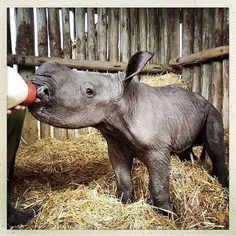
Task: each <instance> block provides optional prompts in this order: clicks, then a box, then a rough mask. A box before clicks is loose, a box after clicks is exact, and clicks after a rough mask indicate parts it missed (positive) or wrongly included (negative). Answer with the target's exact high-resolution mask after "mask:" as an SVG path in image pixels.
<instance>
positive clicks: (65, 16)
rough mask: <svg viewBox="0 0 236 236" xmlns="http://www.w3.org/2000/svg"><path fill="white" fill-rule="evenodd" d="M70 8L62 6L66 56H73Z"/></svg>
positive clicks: (64, 51)
mask: <svg viewBox="0 0 236 236" xmlns="http://www.w3.org/2000/svg"><path fill="white" fill-rule="evenodd" d="M69 12H70V11H69V8H62V28H63V55H64V57H65V58H69V59H70V58H71V57H72V48H71V39H70V21H69Z"/></svg>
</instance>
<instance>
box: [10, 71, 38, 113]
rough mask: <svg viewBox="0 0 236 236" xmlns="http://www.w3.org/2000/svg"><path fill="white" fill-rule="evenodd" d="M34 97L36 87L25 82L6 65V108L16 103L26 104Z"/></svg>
mask: <svg viewBox="0 0 236 236" xmlns="http://www.w3.org/2000/svg"><path fill="white" fill-rule="evenodd" d="M35 98H36V87H35V86H34V85H33V84H32V83H31V82H29V81H27V82H25V81H24V80H23V79H22V77H21V76H20V74H18V73H17V71H16V70H14V69H13V68H12V67H7V109H11V108H13V107H14V106H16V105H22V106H28V105H30V104H31V103H33V102H34V100H35Z"/></svg>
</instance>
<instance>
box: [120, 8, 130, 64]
mask: <svg viewBox="0 0 236 236" xmlns="http://www.w3.org/2000/svg"><path fill="white" fill-rule="evenodd" d="M120 13H121V14H120V61H123V62H128V60H129V57H130V9H129V8H121V9H120Z"/></svg>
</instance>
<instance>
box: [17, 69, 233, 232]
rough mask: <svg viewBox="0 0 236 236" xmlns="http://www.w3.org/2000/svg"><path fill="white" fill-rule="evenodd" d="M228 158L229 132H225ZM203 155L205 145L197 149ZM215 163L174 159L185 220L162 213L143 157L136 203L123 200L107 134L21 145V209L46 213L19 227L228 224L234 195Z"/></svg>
mask: <svg viewBox="0 0 236 236" xmlns="http://www.w3.org/2000/svg"><path fill="white" fill-rule="evenodd" d="M143 81H144V82H147V83H149V84H151V85H153V86H161V85H164V84H170V83H177V84H179V85H180V86H183V87H186V88H187V84H186V83H185V82H183V81H182V80H180V79H179V77H178V75H173V74H167V75H164V76H162V77H158V79H157V78H154V77H153V78H151V79H150V78H144V79H143ZM225 142H226V147H227V152H226V155H227V160H228V132H227V130H226V132H225ZM194 152H195V153H196V155H198V156H199V155H200V153H201V148H200V147H198V148H195V149H194ZM210 171H211V164H210V162H209V160H207V161H206V162H205V163H201V161H200V160H199V161H189V162H180V161H179V159H178V157H176V156H173V157H172V158H171V179H170V191H171V193H170V195H171V202H172V205H173V209H174V211H175V213H176V214H177V217H178V218H177V220H175V221H174V220H170V219H168V218H167V217H165V216H162V215H160V214H158V213H157V212H156V211H155V208H154V207H153V206H152V201H151V198H150V195H149V191H148V173H147V170H146V168H145V166H144V165H143V164H142V163H141V162H140V161H138V160H135V162H134V165H133V169H132V176H133V183H134V187H135V202H134V203H132V204H125V205H124V204H122V203H120V202H119V201H118V199H117V198H116V182H115V176H114V172H113V170H112V167H111V164H110V161H109V159H108V154H107V144H106V142H105V140H104V138H103V137H102V136H101V135H100V134H99V133H98V132H97V131H95V130H93V132H92V133H88V134H83V135H81V136H79V137H78V138H76V139H72V140H66V141H59V140H56V139H45V140H39V141H37V142H36V143H34V144H33V145H29V146H26V145H23V144H21V146H20V148H19V151H18V155H17V159H16V168H15V175H16V176H15V181H14V196H13V197H14V201H13V204H14V206H15V207H16V208H18V209H26V208H28V207H32V206H36V205H39V206H41V211H40V212H39V214H38V215H37V216H36V217H35V218H34V219H32V220H31V221H30V222H29V223H28V224H27V225H25V226H17V227H14V229H190V230H191V229H228V228H229V206H228V192H227V190H226V189H222V187H221V185H220V184H219V183H218V181H217V180H216V179H214V178H212V177H211V176H210V175H209V173H210Z"/></svg>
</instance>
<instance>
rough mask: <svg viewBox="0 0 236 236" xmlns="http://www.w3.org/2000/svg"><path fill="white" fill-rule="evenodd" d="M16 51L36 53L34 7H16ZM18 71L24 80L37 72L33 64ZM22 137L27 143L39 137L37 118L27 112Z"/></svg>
mask: <svg viewBox="0 0 236 236" xmlns="http://www.w3.org/2000/svg"><path fill="white" fill-rule="evenodd" d="M16 31H17V38H16V52H17V54H19V55H34V18H33V8H17V9H16ZM18 72H19V74H20V75H21V76H22V78H23V79H24V80H26V81H27V80H29V79H31V77H32V76H33V75H34V73H35V68H34V67H32V66H26V65H24V66H19V67H18ZM22 137H23V138H24V140H25V141H26V142H27V143H29V144H30V143H33V142H34V141H35V140H37V139H38V128H37V120H36V119H34V117H33V116H32V115H31V113H30V112H28V110H27V112H26V116H25V122H24V126H23V131H22Z"/></svg>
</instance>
